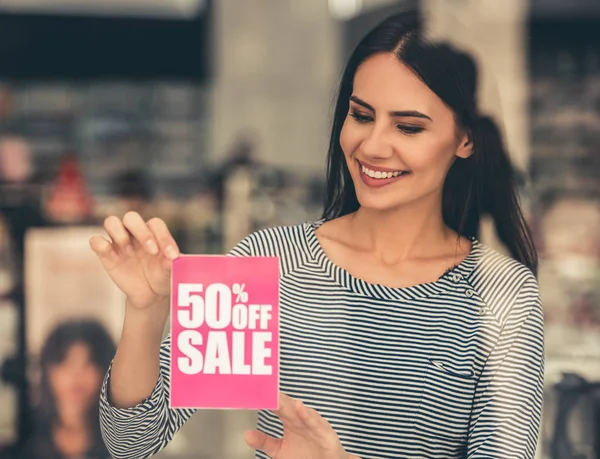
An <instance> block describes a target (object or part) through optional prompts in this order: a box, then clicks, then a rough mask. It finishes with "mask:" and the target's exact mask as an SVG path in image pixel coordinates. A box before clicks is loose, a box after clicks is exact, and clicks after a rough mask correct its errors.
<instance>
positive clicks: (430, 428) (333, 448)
mask: <svg viewBox="0 0 600 459" xmlns="http://www.w3.org/2000/svg"><path fill="white" fill-rule="evenodd" d="M475 79H476V76H475V67H474V65H473V64H472V62H471V61H470V60H469V59H468V58H467V57H466V56H464V55H461V54H458V53H456V52H454V51H453V50H451V49H450V48H449V47H447V46H433V45H430V44H427V43H425V41H424V40H423V39H422V38H421V32H420V29H419V25H418V23H417V21H416V20H415V19H414V17H413V16H409V15H398V16H394V17H392V18H390V19H388V20H387V21H385V22H383V23H382V24H381V25H379V26H378V27H377V28H376V29H375V30H374V31H373V32H371V33H370V34H369V35H368V36H367V37H366V38H365V39H364V40H363V41H362V42H361V43H360V44H359V45H358V47H357V49H356V50H355V52H354V54H353V55H352V57H351V58H350V61H349V63H348V65H347V68H346V70H345V72H344V75H343V79H342V82H341V87H340V90H339V95H338V101H337V106H336V111H335V115H334V122H333V132H332V136H331V143H330V147H329V159H328V164H329V167H328V177H327V178H328V191H327V196H326V206H325V213H324V218H323V219H322V220H321V221H318V222H314V223H306V224H303V225H298V226H294V227H283V228H271V229H267V230H263V231H260V232H257V233H255V234H252V235H250V236H249V237H247V238H246V239H244V240H243V241H241V242H240V243H239V245H237V246H236V247H235V248H234V249H233V250H232V252H231V254H232V255H237V256H248V255H257V256H258V255H275V256H278V257H280V259H281V283H280V292H281V304H280V309H281V319H280V320H281V351H280V357H281V389H282V392H283V393H285V394H286V395H282V397H281V409H280V410H279V411H278V412H277V413H272V412H261V413H260V414H259V423H258V427H259V430H258V431H252V432H249V433H248V434H247V435H246V441H247V443H248V444H249V445H250V446H251V447H253V448H256V449H258V450H260V451H261V452H259V453H258V457H267V456H268V457H271V458H277V459H289V458H302V459H305V458H340V459H341V458H357V457H360V458H364V459H366V458H384V457H385V458H398V457H402V458H423V457H435V458H444V459H448V458H464V457H469V458H484V457H485V458H502V459H507V458H513V457H514V458H519V459H523V458H533V456H534V450H535V444H536V438H537V433H538V425H539V421H540V411H541V401H542V379H543V369H542V367H543V365H542V361H543V320H542V309H541V305H540V301H539V295H538V287H537V283H536V279H535V275H534V273H535V270H536V263H537V261H536V253H535V249H534V246H533V244H532V242H531V237H530V234H529V230H528V229H527V227H526V225H525V222H524V219H523V216H522V213H521V210H520V209H519V205H518V201H517V197H516V191H515V185H514V174H513V170H512V168H511V165H510V163H509V160H508V157H507V154H506V153H505V151H504V149H503V146H502V142H501V138H500V135H499V133H498V130H497V129H496V127H495V126H494V125H493V123H492V121H491V120H490V119H489V118H485V117H481V116H479V115H478V113H477V107H476V103H475V87H476V82H475ZM484 213H489V214H491V216H492V217H493V219H494V221H495V223H496V229H497V231H498V234H499V237H500V238H501V239H502V240H503V241H504V242H505V244H506V246H507V247H508V249H509V250H510V252H511V254H512V258H509V257H506V256H502V255H500V254H498V253H496V252H494V251H493V250H491V249H490V248H487V247H485V246H484V245H483V244H481V243H480V242H478V241H477V239H475V236H476V234H477V230H478V226H479V220H480V216H481V215H482V214H484ZM106 230H107V232H108V235H109V236H110V239H111V240H110V241H108V240H105V239H103V238H101V237H100V236H97V237H94V238H93V239H92V240H91V241H90V243H91V246H92V248H93V249H94V251H95V252H96V253H97V254H98V256H99V258H100V260H101V261H102V263H103V265H104V267H105V269H106V270H107V272H108V274H109V275H110V276H111V278H112V279H113V280H114V282H115V283H116V284H117V285H118V286H119V287H120V288H121V289H123V291H124V292H125V293H126V294H127V296H128V302H127V312H126V317H125V324H124V329H123V335H122V338H121V341H120V343H119V346H118V350H117V353H116V357H115V360H114V363H113V367H112V371H111V374H110V379H109V382H108V383H107V385H105V386H104V389H103V392H102V398H101V404H102V407H101V417H102V427H103V429H104V430H103V431H104V434H105V440H106V442H107V445H108V447H109V450H110V452H111V454H113V455H114V457H116V458H134V457H136V458H138V457H148V456H149V455H151V454H153V453H154V452H155V451H158V450H159V449H160V448H162V447H164V446H165V445H166V444H167V443H168V442H169V441H170V439H171V438H172V436H173V435H174V433H175V432H176V431H177V430H178V429H179V428H180V427H181V425H182V424H183V423H184V422H185V421H186V420H187V419H188V418H189V417H190V416H191V415H192V413H193V411H191V410H169V409H168V408H167V406H168V402H167V400H168V387H169V379H168V378H169V368H168V365H169V363H168V358H169V349H170V348H169V346H170V341H169V338H167V340H166V341H164V343H163V344H162V346H161V342H160V341H161V332H162V330H163V327H164V325H165V321H166V320H167V316H168V311H169V306H168V304H169V301H168V296H169V273H170V271H169V270H170V264H171V261H172V260H173V259H175V258H176V257H177V256H178V253H179V252H178V249H177V245H176V243H175V241H174V240H173V239H172V237H171V236H170V234H169V232H168V230H167V228H166V226H165V225H164V223H163V222H162V221H160V220H158V219H153V220H150V221H149V222H147V223H145V222H143V221H142V220H141V218H140V217H139V216H138V215H136V214H133V213H129V214H126V215H125V217H124V218H123V220H120V219H118V218H116V217H111V218H109V219H108V220H107V221H106ZM159 355H160V358H159ZM132 380H135V381H136V384H135V385H134V384H131V381H132ZM109 387H110V389H109ZM109 390H110V396H109V395H108V391H109ZM199 390H201V388H200V389H199ZM291 397H293V398H291ZM294 399H295V400H294ZM142 426H143V428H142ZM281 437H282V439H281Z"/></svg>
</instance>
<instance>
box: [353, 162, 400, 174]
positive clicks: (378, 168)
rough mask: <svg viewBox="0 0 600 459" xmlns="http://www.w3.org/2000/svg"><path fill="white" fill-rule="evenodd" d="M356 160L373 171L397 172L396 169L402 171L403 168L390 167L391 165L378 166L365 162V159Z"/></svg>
mask: <svg viewBox="0 0 600 459" xmlns="http://www.w3.org/2000/svg"><path fill="white" fill-rule="evenodd" d="M356 162H357V163H358V164H360V165H361V166H365V167H366V168H367V169H371V170H372V171H379V172H396V171H401V170H403V169H390V168H389V167H378V166H373V165H372V164H369V163H365V162H364V161H360V160H358V159H357V160H356Z"/></svg>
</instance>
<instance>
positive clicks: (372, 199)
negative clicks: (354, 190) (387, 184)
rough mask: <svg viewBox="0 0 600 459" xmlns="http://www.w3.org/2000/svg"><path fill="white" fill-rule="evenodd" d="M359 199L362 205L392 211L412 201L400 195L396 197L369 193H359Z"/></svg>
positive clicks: (377, 209) (370, 208)
mask: <svg viewBox="0 0 600 459" xmlns="http://www.w3.org/2000/svg"><path fill="white" fill-rule="evenodd" d="M357 199H358V203H359V205H360V207H362V208H363V209H369V210H372V211H376V212H392V211H394V210H396V209H398V208H399V207H402V206H404V205H406V204H408V202H410V201H409V200H404V199H398V197H395V199H394V198H393V197H389V196H373V195H372V194H369V193H358V194H357Z"/></svg>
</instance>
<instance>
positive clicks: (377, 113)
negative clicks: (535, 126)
mask: <svg viewBox="0 0 600 459" xmlns="http://www.w3.org/2000/svg"><path fill="white" fill-rule="evenodd" d="M340 144H341V147H342V150H343V151H344V156H345V158H346V163H347V165H348V169H349V170H350V174H351V176H352V180H353V182H354V186H355V188H356V194H357V198H358V201H359V203H360V205H361V207H364V208H372V209H376V210H381V211H385V210H391V209H394V208H397V207H399V206H404V205H406V204H410V203H414V202H418V201H427V202H432V203H434V202H440V203H441V196H442V189H443V184H444V180H445V177H446V174H447V172H448V170H449V169H450V166H451V165H452V163H453V162H454V160H455V159H456V157H462V158H466V157H468V156H469V155H470V154H471V143H470V141H469V138H468V136H467V135H463V134H460V135H458V130H457V127H456V123H455V121H454V115H453V112H452V110H450V108H448V107H447V106H446V105H445V104H444V102H442V100H441V99H440V98H439V97H438V96H437V95H436V94H435V93H434V92H433V91H432V90H431V89H429V88H428V87H427V85H425V83H423V82H422V81H421V80H420V79H419V78H417V77H416V76H415V75H414V74H413V73H412V72H411V71H410V70H409V69H408V68H407V67H406V66H405V65H404V64H402V63H401V62H399V61H398V60H397V58H396V57H394V56H393V55H392V54H391V53H381V54H376V55H374V56H372V57H370V58H369V59H367V60H366V61H365V62H363V63H362V64H361V66H360V67H359V68H358V70H357V72H356V75H355V77H354V85H353V93H352V97H351V100H350V109H349V111H348V115H347V117H346V120H345V122H344V125H343V127H342V131H341V135H340Z"/></svg>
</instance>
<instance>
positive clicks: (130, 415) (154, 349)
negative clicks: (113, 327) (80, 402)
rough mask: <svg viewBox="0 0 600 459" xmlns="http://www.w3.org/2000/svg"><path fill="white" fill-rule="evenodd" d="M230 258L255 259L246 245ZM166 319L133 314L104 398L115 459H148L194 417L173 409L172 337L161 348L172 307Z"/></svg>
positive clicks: (105, 430) (103, 421) (105, 431)
mask: <svg viewBox="0 0 600 459" xmlns="http://www.w3.org/2000/svg"><path fill="white" fill-rule="evenodd" d="M229 255H233V256H249V255H250V246H249V242H248V240H247V239H244V240H243V241H242V242H240V244H238V245H237V246H236V247H235V248H234V249H232V250H231V252H230V253H229ZM162 306H163V310H165V311H167V312H166V313H165V314H163V315H162V316H161V314H156V313H154V314H147V312H146V311H138V310H134V309H133V308H128V309H127V311H126V313H125V323H124V326H123V333H122V336H121V340H120V342H119V347H118V350H117V354H116V356H115V359H114V361H113V363H112V365H111V368H109V370H108V372H107V374H106V377H105V379H104V383H103V385H102V390H101V394H100V428H101V431H102V437H103V439H104V443H105V444H106V447H107V448H108V451H109V453H110V455H111V456H112V457H114V458H115V459H134V458H135V459H145V458H148V457H150V456H152V455H154V454H156V453H157V452H159V451H160V450H162V449H163V448H164V447H166V446H167V445H168V444H169V442H170V441H171V440H172V439H173V437H174V436H175V434H176V433H177V432H178V431H179V429H181V427H182V426H183V424H185V422H186V421H187V420H188V419H189V418H190V417H191V416H192V414H194V412H195V410H191V409H186V410H183V409H171V408H169V390H170V355H171V337H170V335H169V336H167V337H166V338H165V340H164V341H163V342H162V344H161V337H162V331H163V329H164V326H165V323H166V320H167V315H168V311H169V308H168V305H162Z"/></svg>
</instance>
